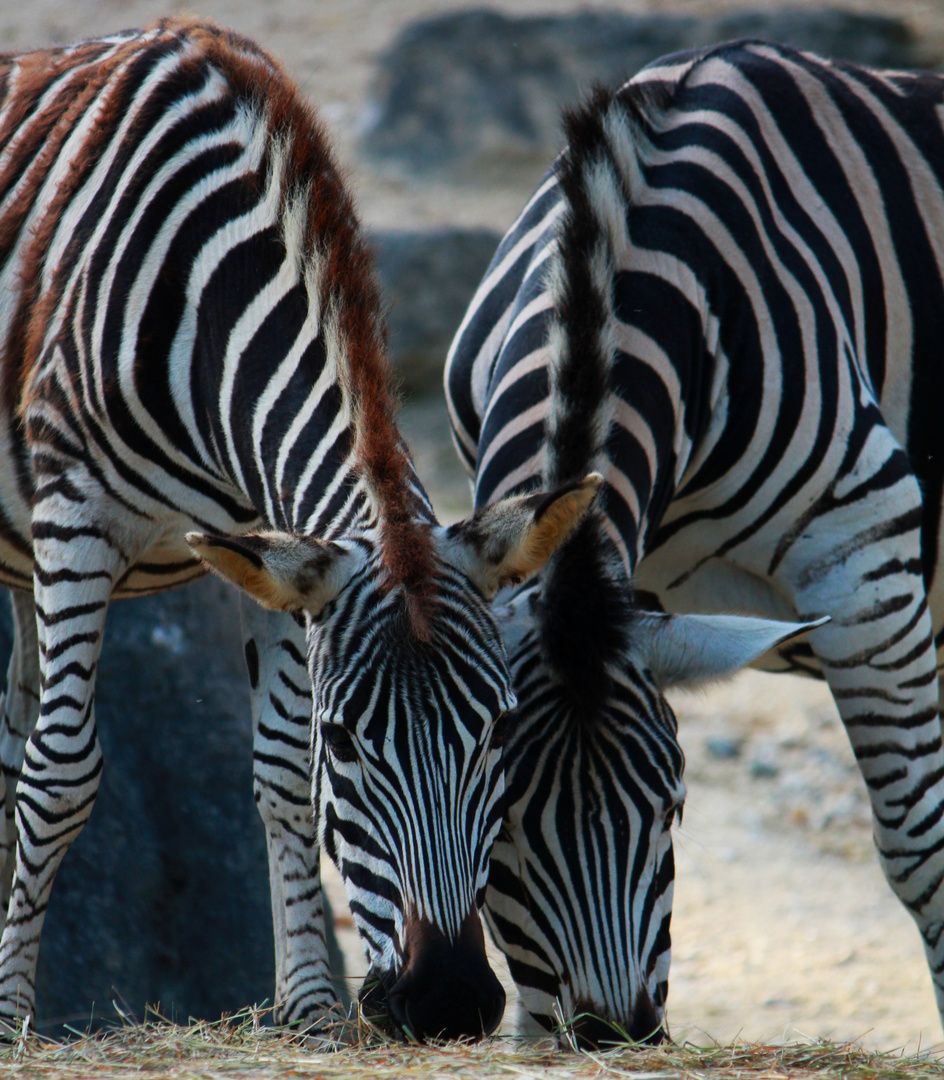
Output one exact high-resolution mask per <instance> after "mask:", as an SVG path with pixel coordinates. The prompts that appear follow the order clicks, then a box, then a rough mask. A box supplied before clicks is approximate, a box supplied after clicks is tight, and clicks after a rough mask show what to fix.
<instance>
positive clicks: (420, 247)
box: [370, 229, 501, 394]
mask: <svg viewBox="0 0 944 1080" xmlns="http://www.w3.org/2000/svg"><path fill="white" fill-rule="evenodd" d="M370 239H371V244H372V246H373V249H374V256H375V265H376V268H377V272H378V274H379V277H380V281H381V285H382V287H383V291H384V297H385V300H386V302H387V305H388V312H389V314H388V323H387V328H388V336H389V345H390V358H391V360H392V362H393V365H394V367H395V368H396V370H397V373H398V374H399V376H400V378H401V380H402V382H403V385H404V387H405V388H406V389H407V390H408V391H411V392H419V393H422V392H424V391H434V392H435V393H437V394H441V392H442V377H443V364H444V363H445V360H446V351H447V350H448V348H449V344H450V342H451V341H452V336H453V334H454V333H455V332H456V329H457V328H458V326H459V323H460V321H461V320H462V316H463V315H464V314H465V310H466V308H467V306H468V304H469V301H470V300H471V298H472V294H473V293H474V292H475V290H476V288H477V287H478V284H479V282H480V281H481V280H482V276H483V274H484V273H485V270H486V269H487V267H488V264H489V262H490V260H491V258H492V255H493V254H494V253H495V249H496V248H497V247H498V242H499V240H500V239H501V235H500V234H499V233H497V232H491V231H490V230H488V229H434V230H432V231H430V232H406V231H403V232H400V231H387V232H376V233H374V234H373V235H372V236H371V238H370Z"/></svg>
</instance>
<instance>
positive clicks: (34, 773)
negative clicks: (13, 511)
mask: <svg viewBox="0 0 944 1080" xmlns="http://www.w3.org/2000/svg"><path fill="white" fill-rule="evenodd" d="M53 501H54V500H46V501H45V502H41V503H40V504H39V508H40V509H42V510H43V512H44V520H41V521H35V520H34V526H33V540H34V559H35V574H34V586H35V598H36V614H37V629H38V646H39V672H40V687H41V689H40V702H39V717H38V720H37V722H36V726H35V728H34V729H33V731H32V733H31V734H30V736H29V739H28V740H27V743H26V748H25V754H24V759H23V767H22V770H21V773H20V778H19V782H18V784H17V788H16V815H15V821H16V841H17V842H16V862H15V869H14V874H13V881H12V886H11V895H10V903H9V907H8V912H7V920H6V925H5V927H4V930H3V938H2V940H0V1020H3V1021H5V1022H6V1023H7V1024H8V1025H11V1026H12V1025H13V1024H15V1023H17V1022H18V1021H20V1020H22V1019H23V1018H24V1017H25V1016H28V1015H32V1013H33V1011H34V1006H35V989H34V988H35V978H36V959H37V954H38V951H39V939H40V934H41V932H42V926H43V919H44V917H45V913H46V907H47V905H48V903H49V895H50V891H51V889H52V883H53V879H54V878H55V876H56V871H57V870H58V868H59V864H60V862H61V861H62V857H63V855H64V854H65V852H66V850H67V848H68V847H69V845H70V844H71V843H72V841H73V840H74V839H75V838H76V836H77V835H78V834H79V832H80V830H81V829H82V826H83V825H84V824H85V821H86V820H87V818H88V816H89V814H90V813H91V810H92V806H93V804H94V801H95V795H96V792H97V791H98V784H99V778H100V775H101V769H102V753H101V748H100V746H99V741H98V733H97V731H96V727H95V714H94V710H93V694H94V684H95V671H96V666H97V663H98V657H99V652H100V649H101V640H102V631H103V629H104V625H105V611H106V608H107V605H108V600H109V597H110V595H111V590H112V584H113V582H114V580H115V579H116V577H117V576H118V574H120V573H121V571H123V570H124V569H125V567H126V566H127V565H128V561H129V560H128V559H127V557H126V556H125V555H124V554H123V552H122V551H121V550H120V549H119V548H118V547H117V546H116V544H115V543H114V541H112V540H111V539H109V538H108V536H107V535H106V533H105V531H104V527H103V525H102V524H101V523H100V522H96V523H91V522H92V521H93V520H94V519H91V517H90V516H88V517H86V519H85V520H86V521H87V522H89V523H88V524H82V525H60V524H53V522H61V521H64V520H68V516H67V513H68V511H70V510H71V511H72V517H73V518H74V517H75V507H74V505H73V506H61V505H57V506H55V507H52V508H51V507H50V506H49V505H47V504H48V503H51V502H53Z"/></svg>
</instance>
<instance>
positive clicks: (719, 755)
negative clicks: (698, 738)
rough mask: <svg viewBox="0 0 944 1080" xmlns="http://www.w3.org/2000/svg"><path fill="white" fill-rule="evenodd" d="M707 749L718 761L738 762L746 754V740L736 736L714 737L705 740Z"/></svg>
mask: <svg viewBox="0 0 944 1080" xmlns="http://www.w3.org/2000/svg"><path fill="white" fill-rule="evenodd" d="M705 749H706V750H707V751H708V754H709V756H710V757H713V758H715V759H717V760H718V761H736V760H737V759H738V758H739V757H740V756H741V755H742V754H743V753H744V740H743V739H742V738H739V737H738V736H736V735H714V736H712V737H711V738H708V739H706V740H705Z"/></svg>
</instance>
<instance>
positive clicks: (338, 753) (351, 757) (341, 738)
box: [321, 723, 357, 764]
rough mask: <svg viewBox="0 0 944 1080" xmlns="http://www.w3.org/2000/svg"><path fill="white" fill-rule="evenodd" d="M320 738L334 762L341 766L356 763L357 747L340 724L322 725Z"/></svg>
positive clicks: (349, 734)
mask: <svg viewBox="0 0 944 1080" xmlns="http://www.w3.org/2000/svg"><path fill="white" fill-rule="evenodd" d="M321 737H322V738H323V739H324V741H325V744H326V745H327V747H328V750H329V751H330V753H331V756H332V757H333V758H334V759H335V761H339V762H341V763H342V764H349V763H350V762H352V761H357V747H356V746H355V745H354V739H353V737H352V735H351V733H350V732H349V731H348V730H347V728H345V727H343V726H342V725H341V724H325V723H322V725H321Z"/></svg>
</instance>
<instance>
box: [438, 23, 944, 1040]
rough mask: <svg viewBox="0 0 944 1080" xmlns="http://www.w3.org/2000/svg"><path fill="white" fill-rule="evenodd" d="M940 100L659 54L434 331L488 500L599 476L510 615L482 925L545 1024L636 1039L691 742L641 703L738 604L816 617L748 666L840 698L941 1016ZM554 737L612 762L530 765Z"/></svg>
mask: <svg viewBox="0 0 944 1080" xmlns="http://www.w3.org/2000/svg"><path fill="white" fill-rule="evenodd" d="M942 102H944V80H942V79H941V78H939V77H937V76H931V75H924V74H902V73H897V72H874V71H868V70H864V69H861V68H856V67H854V66H851V65H847V64H841V63H831V62H828V61H824V60H822V59H819V58H817V57H815V56H811V55H808V54H802V53H797V52H793V51H791V50H789V49H784V48H779V47H775V46H770V45H765V44H762V43H750V42H748V43H743V42H742V43H732V44H728V45H723V46H720V47H718V48H715V49H711V50H706V51H703V52H700V53H693V54H679V55H676V56H673V57H669V58H667V59H666V60H664V61H661V62H659V63H657V64H655V65H652V66H651V67H649V68H647V69H645V70H644V71H642V72H641V73H640V74H639V75H638V76H637V77H636V78H635V79H633V80H632V81H631V82H630V83H629V84H627V85H626V86H625V87H623V88H622V89H621V90H619V91H617V92H616V93H613V94H610V93H605V92H599V93H597V94H596V95H595V96H594V97H593V98H592V99H591V100H590V101H589V102H588V103H587V104H586V105H585V106H584V107H583V108H582V109H581V110H578V111H577V112H575V113H574V114H572V115H571V116H570V117H569V118H568V120H567V125H566V126H567V135H568V141H569V146H568V148H567V150H565V152H564V153H563V155H562V156H561V158H560V159H559V160H558V162H557V164H556V165H555V167H554V169H553V170H552V172H551V173H550V174H549V175H548V177H547V179H546V180H545V182H544V183H543V184H542V185H541V187H540V188H539V189H538V191H537V192H536V193H535V195H534V197H533V198H532V200H531V201H530V202H529V204H528V205H527V207H526V208H525V210H524V211H523V212H522V214H521V216H520V217H519V218H518V220H517V221H516V223H515V224H514V225H513V226H512V228H511V230H510V231H509V233H508V234H507V236H506V237H505V239H504V240H503V241H502V243H501V245H500V247H499V250H498V252H497V253H496V255H495V258H494V260H493V262H492V265H491V267H490V269H489V271H488V273H487V275H486V278H485V280H484V281H483V283H482V285H481V286H480V288H479V291H478V293H477V294H476V296H475V298H474V300H473V302H472V304H471V306H470V309H469V311H468V313H467V315H466V317H465V320H464V322H463V324H462V327H461V328H460V331H459V333H458V335H457V338H456V340H455V342H454V344H453V348H452V351H451V353H450V358H449V365H448V370H447V376H446V381H447V394H448V398H449V405H450V414H451V418H452V421H453V427H454V432H455V438H456V444H457V447H458V450H459V453H460V455H461V457H462V458H463V460H464V462H465V463H466V465H467V467H468V468H469V470H470V472H473V473H474V476H475V492H476V504H477V505H478V506H484V505H486V504H488V503H489V502H490V501H491V500H493V499H496V498H499V497H502V496H505V495H508V494H509V493H517V492H522V491H528V490H531V489H532V488H533V487H535V486H536V485H538V484H539V483H541V482H542V481H551V482H561V481H563V480H566V479H567V478H568V477H569V476H570V475H573V474H575V473H579V472H581V471H583V470H585V469H586V468H587V467H592V468H595V469H597V470H598V471H599V472H601V473H602V474H603V476H604V477H605V481H606V483H605V486H604V488H603V492H602V496H601V501H600V511H599V513H598V514H597V516H596V517H595V519H594V521H593V522H592V523H588V524H585V525H584V527H583V528H582V530H581V531H580V532H579V533H578V534H577V536H576V537H575V539H574V540H573V541H572V542H571V543H570V545H569V546H568V547H567V548H566V549H564V550H563V551H562V552H561V553H560V554H559V555H558V556H557V557H556V559H555V560H554V561H553V562H552V563H551V564H550V566H549V568H548V569H547V570H546V571H545V572H544V574H543V576H542V577H541V579H539V580H538V581H537V582H532V583H531V584H530V585H528V586H525V587H524V589H523V590H521V591H520V592H519V594H518V595H516V596H514V597H513V598H512V600H511V602H510V603H509V604H508V605H507V607H506V608H505V609H504V611H503V613H502V615H501V619H500V621H501V622H502V629H503V633H504V634H505V637H506V645H507V646H508V648H509V654H510V658H511V665H512V669H513V678H514V683H515V688H516V692H517V694H518V698H519V713H520V721H519V725H520V727H519V730H518V733H517V734H516V735H515V736H514V739H513V745H514V747H515V749H514V753H513V754H509V755H507V756H508V775H507V787H508V790H509V792H510V793H511V795H510V798H509V812H508V814H506V818H505V824H504V827H503V830H502V833H501V834H500V838H499V843H498V845H497V846H496V853H495V858H494V862H493V868H492V877H491V884H490V887H489V890H488V894H487V912H488V916H489V921H490V923H491V925H492V926H493V927H494V928H495V930H496V932H497V935H498V938H499V940H500V941H501V942H502V944H503V945H504V947H505V948H506V951H507V952H508V955H509V960H510V962H511V965H512V970H513V972H514V974H515V976H516V979H517V980H518V982H519V986H520V987H521V990H522V996H523V1000H524V1003H525V1006H526V1008H527V1009H528V1010H529V1011H530V1013H531V1015H532V1016H535V1017H537V1018H538V1020H540V1021H541V1022H542V1023H545V1024H546V1023H547V1022H548V1016H549V1015H550V1014H551V1012H552V1008H553V1006H554V1003H555V999H556V1001H557V1002H558V1007H559V1008H562V1009H563V1011H564V1016H565V1018H566V1017H567V1016H570V1015H573V1014H575V1013H576V1012H579V1011H580V1010H582V1009H585V1010H587V1011H589V1012H592V1013H594V1014H596V1015H597V1016H599V1017H602V1018H603V1019H605V1020H608V1021H612V1022H615V1023H618V1024H619V1025H620V1026H622V1027H623V1029H624V1030H628V1031H631V1032H635V1033H642V1031H643V1029H644V1028H645V1027H646V1026H647V1025H648V1024H649V1021H650V1019H651V1018H652V1010H651V1009H650V1005H654V1006H655V1013H656V1014H657V1015H658V1017H660V1018H661V1013H662V1008H663V1004H664V995H665V985H666V976H667V971H668V924H669V914H670V908H671V885H672V871H671V848H670V840H669V838H668V832H667V827H666V829H665V831H661V830H660V829H658V828H653V826H652V824H651V823H652V822H653V821H654V820H656V819H659V818H660V815H663V814H666V815H667V818H666V822H668V821H670V820H671V811H672V808H673V805H675V804H677V803H678V800H679V798H680V793H681V782H680V772H681V755H680V752H679V750H678V745H677V740H676V734H675V725H674V721H673V720H672V718H671V714H670V713H669V711H668V707H667V706H666V705H665V702H664V700H663V699H662V697H661V694H660V693H659V688H660V687H661V686H662V685H667V684H668V683H671V682H673V681H677V680H678V678H679V677H681V678H683V679H688V678H690V677H691V675H692V674H693V672H692V671H691V670H688V669H686V666H685V661H684V659H683V657H684V656H687V657H688V658H689V660H691V661H692V663H693V666H696V667H697V666H698V664H697V663H695V662H694V660H693V658H694V657H695V655H696V654H700V653H702V652H703V650H704V649H705V648H708V649H711V647H712V640H713V639H714V640H715V643H716V644H717V643H718V642H720V640H721V637H723V636H724V635H726V634H727V633H728V632H729V631H732V630H734V631H735V632H736V633H737V632H738V631H736V627H737V625H738V624H737V623H736V622H734V621H733V619H728V620H724V619H722V618H720V617H719V616H717V615H715V614H714V613H720V612H731V611H737V612H743V613H744V614H747V615H752V616H761V617H764V618H774V619H785V620H799V621H801V622H806V623H809V622H812V621H814V620H818V619H821V618H823V617H826V616H828V617H829V618H830V621H829V622H828V623H826V624H825V625H817V626H815V627H812V628H809V627H808V629H809V630H810V632H809V633H808V635H807V636H806V637H805V638H804V639H803V640H800V641H795V640H791V641H789V642H786V643H783V644H781V645H780V646H779V647H778V648H777V649H776V650H775V651H773V652H771V653H770V654H769V655H768V656H767V657H766V658H765V660H764V666H767V667H770V668H772V669H775V670H789V671H798V672H805V673H810V674H821V675H822V676H824V677H825V678H826V679H827V680H828V681H829V684H830V686H831V688H832V690H833V693H834V696H835V698H836V702H837V705H838V706H839V710H840V713H841V715H842V718H843V721H844V723H845V725H846V728H847V730H848V733H849V737H850V740H851V742H852V746H853V749H854V751H855V754H856V757H857V760H858V762H859V765H860V768H861V770H862V774H863V777H864V779H865V782H866V784H867V786H868V790H869V795H870V798H871V800H872V806H873V811H874V821H875V836H876V843H877V846H878V849H879V855H880V859H881V861H882V865H883V868H884V870H885V873H886V876H887V877H888V880H889V882H890V884H891V885H892V887H893V888H894V889H895V891H896V893H897V894H898V896H899V897H900V898H901V900H902V902H903V903H904V904H905V905H906V906H907V908H908V909H909V910H910V911H911V912H912V914H913V915H914V917H915V919H916V921H917V923H918V926H919V929H920V931H921V933H922V935H923V939H924V942H925V945H926V948H927V953H928V959H929V963H930V966H931V971H932V977H933V979H934V983H935V989H936V992H937V995H938V1002H939V1004H940V1005H941V1006H942V1007H944V934H942V931H944V887H942V886H944V854H942V853H944V820H942V819H944V756H942V750H941V727H940V718H939V712H938V709H939V705H938V701H939V690H938V679H937V663H938V657H937V652H938V650H937V649H936V648H935V634H936V635H937V642H938V645H942V644H944V596H942V595H941V589H942V577H941V575H940V573H939V564H940V552H941V544H942V533H941V528H940V517H941V514H940V510H941V500H942V489H944V450H942V446H944V444H942V442H941V437H940V433H939V431H938V430H937V429H936V427H935V423H936V413H935V410H936V403H937V401H938V399H939V398H940V396H941V395H940V392H939V391H940V389H941V385H942V380H944V366H942V364H941V362H940V358H939V356H938V355H937V352H938V343H939V342H940V340H941V334H942V331H944V272H942V271H944V132H942V124H941V115H942V114H941V105H942ZM634 590H635V596H636V602H635V603H634V601H633V596H634ZM643 597H645V600H643ZM587 598H589V599H587ZM653 602H655V606H657V607H662V608H663V609H664V610H665V611H668V612H699V613H703V614H702V615H701V616H700V617H694V618H691V619H686V618H683V617H681V616H677V617H672V618H666V616H664V615H662V616H661V617H659V616H658V615H656V614H646V613H645V612H644V611H643V610H642V609H643V608H644V607H649V606H652V604H653ZM699 618H700V619H701V620H702V621H699ZM705 619H707V620H708V622H707V624H706V623H705V622H704V621H703V620H705ZM722 624H724V625H722ZM706 625H707V626H708V627H709V628H712V627H713V628H714V629H708V630H707V631H706ZM667 636H669V637H673V636H674V637H675V638H676V639H677V640H676V641H675V642H674V643H673V644H672V647H671V648H670V649H669V650H668V652H667V651H666V649H665V648H664V646H665V644H666V640H665V639H666V637H667ZM518 643H520V644H518ZM769 644H770V642H768V643H767V645H769ZM767 645H764V646H763V648H766V647H767ZM725 648H726V647H725ZM763 648H758V651H763ZM722 651H725V650H724V649H722ZM654 658H655V659H654ZM741 659H744V658H743V657H742V658H741ZM713 666H715V663H714V660H712V661H711V662H710V663H707V664H706V665H705V670H706V671H707V670H710V669H712V667H713ZM722 666H725V665H722ZM660 671H661V675H660ZM601 687H602V689H600V688H601ZM588 689H590V690H591V691H592V693H591V695H590V697H589V699H588V697H587V694H586V691H587V690H588ZM614 710H622V712H621V715H622V716H624V717H625V718H626V723H625V724H621V723H620V722H618V721H617V720H616V719H614V716H613V713H614ZM548 732H552V733H553V736H554V737H555V738H556V739H558V740H561V743H562V745H564V744H565V741H566V740H583V743H580V745H581V746H582V745H583V744H584V743H586V745H587V746H593V745H596V744H599V745H601V746H602V745H607V746H608V750H607V751H606V752H605V753H601V754H600V756H599V758H598V760H597V761H591V759H590V758H589V757H583V756H582V755H581V754H580V753H578V752H577V751H576V750H570V751H562V752H561V753H560V754H557V753H550V752H549V753H546V754H545V749H546V746H547V740H548V739H550V738H551V735H550V734H548ZM605 740H606V742H604V741H605ZM566 745H567V746H568V747H570V746H571V743H566ZM574 745H576V744H574ZM640 774H642V775H643V776H645V777H647V778H648V779H647V781H646V782H645V783H643V782H640V779H639V776H640ZM578 790H579V791H582V792H599V794H598V795H595V797H594V801H592V802H590V803H585V804H580V803H579V802H578V801H577V800H576V798H575V796H574V794H573V793H574V792H576V791H578ZM628 808H632V809H631V810H630V809H628ZM633 813H635V814H636V815H638V820H633V819H632V818H631V815H632V814H633ZM628 815H629V816H628ZM550 822H554V823H555V825H554V826H551V825H550V824H549V823H550ZM557 828H559V829H560V830H561V831H560V832H559V834H557V833H555V829H557ZM620 830H623V831H620ZM612 836H619V837H620V843H614V841H613V840H612V839H611V837H612ZM615 851H618V852H619V859H618V861H616V862H613V861H612V853H613V852H615ZM558 866H560V867H561V869H560V870H558V869H557V867H558ZM596 866H601V867H603V866H605V867H607V868H608V871H607V874H608V875H609V876H607V874H604V873H602V872H599V871H597V870H595V869H589V868H592V867H596ZM552 876H554V877H555V885H554V887H553V888H551V887H550V886H549V885H547V884H546V883H545V879H546V878H550V877H552ZM626 882H629V883H630V884H629V886H628V887H627V886H626ZM523 912H527V913H528V914H527V917H523V916H522V913H523ZM654 914H655V915H656V917H657V918H658V920H660V926H659V930H658V931H657V932H654V931H653V928H652V919H653V915H654ZM614 949H616V950H617V952H618V956H619V960H618V961H617V962H616V967H617V968H620V969H622V970H624V971H626V972H633V973H635V974H634V975H633V976H631V977H627V981H629V982H631V981H632V979H633V978H635V980H636V982H637V986H636V987H635V988H630V989H629V990H628V991H627V990H625V989H623V988H622V987H620V986H617V985H616V984H615V983H614V980H613V978H612V977H611V976H610V975H609V974H608V972H609V970H610V966H611V965H613V963H614V961H613V959H612V956H613V950H614ZM643 991H645V993H644V992H643ZM639 1002H641V1003H642V1004H639ZM640 1016H642V1017H643V1021H644V1022H642V1021H640V1019H639V1017H640ZM599 1034H600V1032H599V1029H597V1030H596V1035H595V1037H596V1036H599ZM591 1041H592V1040H591Z"/></svg>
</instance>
